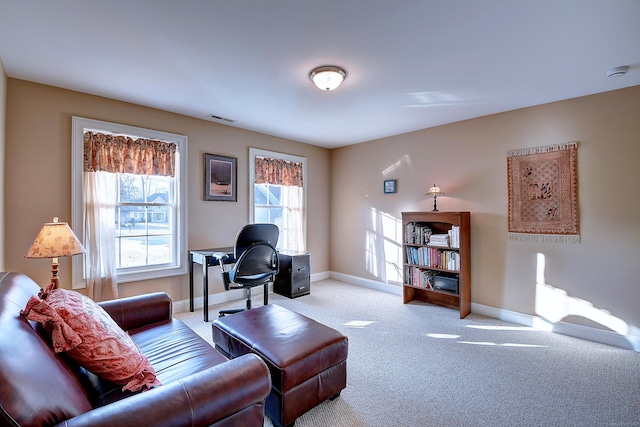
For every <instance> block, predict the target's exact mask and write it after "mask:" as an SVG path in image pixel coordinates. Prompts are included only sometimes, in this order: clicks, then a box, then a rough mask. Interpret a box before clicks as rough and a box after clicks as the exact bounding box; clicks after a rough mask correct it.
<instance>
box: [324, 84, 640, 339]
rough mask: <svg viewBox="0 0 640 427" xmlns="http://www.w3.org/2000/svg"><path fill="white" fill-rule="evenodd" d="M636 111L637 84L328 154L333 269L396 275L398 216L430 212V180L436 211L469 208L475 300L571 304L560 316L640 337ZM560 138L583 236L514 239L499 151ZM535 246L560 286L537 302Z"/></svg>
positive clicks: (529, 308) (639, 103)
mask: <svg viewBox="0 0 640 427" xmlns="http://www.w3.org/2000/svg"><path fill="white" fill-rule="evenodd" d="M639 118H640V86H636V87H632V88H628V89H624V90H619V91H613V92H607V93H602V94H598V95H593V96H588V97H583V98H577V99H573V100H568V101H562V102H557V103H552V104H547V105H542V106H537V107H533V108H526V109H521V110H516V111H512V112H508V113H503V114H497V115H492V116H487V117H482V118H479V119H474V120H468V121H464V122H459V123H454V124H451V125H446V126H441V127H437V128H432V129H426V130H422V131H418V132H413V133H409V134H404V135H400V136H396V137H391V138H386V139H382V140H377V141H372V142H368V143H364V144H359V145H354V146H349V147H343V148H340V149H336V150H333V151H332V155H331V163H332V186H331V188H332V190H331V194H332V197H331V206H332V210H331V268H332V270H333V271H338V272H341V273H345V274H349V275H353V276H357V277H364V278H367V279H371V280H379V281H383V282H388V283H397V280H396V277H395V276H394V273H393V272H394V267H393V265H392V263H394V262H395V263H399V262H401V255H400V253H399V252H398V250H399V249H398V248H399V246H400V244H401V230H399V228H398V221H400V218H401V215H400V214H401V212H402V211H411V210H431V209H432V206H433V199H430V198H427V197H426V196H425V193H426V192H427V190H428V189H429V187H430V186H431V185H433V184H434V183H436V184H437V185H438V186H440V187H441V188H442V190H443V191H445V192H446V193H447V195H446V196H444V197H441V198H439V199H438V202H439V203H438V208H439V210H448V211H456V210H468V211H471V222H472V227H471V232H472V234H471V240H472V251H471V252H472V261H471V267H472V301H473V302H474V303H479V304H483V305H487V306H491V307H497V308H501V309H505V310H511V311H515V312H519V313H526V314H532V315H535V314H541V313H546V314H547V315H549V313H550V312H549V310H552V309H553V307H554V304H562V306H563V307H567V306H568V305H570V306H572V307H573V308H572V309H570V310H568V311H569V312H563V310H562V309H555V310H554V312H555V313H556V314H557V316H556V317H558V318H561V319H564V320H565V321H568V322H573V323H578V324H583V325H587V326H594V327H602V326H601V324H606V325H607V326H608V327H609V328H611V329H615V328H617V329H618V332H621V331H623V332H624V330H625V328H626V327H629V328H632V329H631V332H629V333H630V334H632V335H635V336H640V333H639V331H638V329H637V328H638V327H640V279H639V278H640V216H639V214H638V212H640V190H639V189H638V184H640V179H639V178H638V174H637V170H638V161H640V120H639ZM568 141H578V142H579V148H578V167H579V181H580V192H579V200H580V209H581V227H582V233H581V234H582V239H581V243H580V244H548V243H547V244H543V243H540V244H536V243H515V242H510V241H509V240H508V234H507V174H506V152H507V151H508V150H510V149H518V148H527V147H536V146H544V145H550V144H558V143H563V142H568ZM384 179H398V193H397V194H393V195H385V194H383V191H382V185H383V184H382V182H383V180H384ZM538 253H542V254H544V256H545V259H546V268H545V277H546V283H547V284H550V285H552V286H553V288H554V290H555V291H556V292H554V293H553V294H554V295H555V296H554V297H552V298H546V299H544V301H540V303H539V304H538V306H536V297H538V298H544V294H543V293H542V292H540V291H541V290H543V289H547V290H548V289H551V288H544V287H542V288H537V287H536V267H537V259H538V256H537V254H538ZM563 292H565V293H566V295H565V296H563V294H562V293H563ZM590 304H592V305H593V306H592V307H591V306H590ZM556 308H557V307H556ZM576 312H581V313H582V314H581V315H575V314H571V313H576ZM556 320H559V319H556ZM633 328H636V329H633ZM627 332H628V331H627ZM623 334H625V333H623Z"/></svg>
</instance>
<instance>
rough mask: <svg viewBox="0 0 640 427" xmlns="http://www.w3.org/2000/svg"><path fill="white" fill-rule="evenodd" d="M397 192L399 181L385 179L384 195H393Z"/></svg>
mask: <svg viewBox="0 0 640 427" xmlns="http://www.w3.org/2000/svg"><path fill="white" fill-rule="evenodd" d="M396 191H397V180H395V179H385V180H384V194H392V193H395V192H396Z"/></svg>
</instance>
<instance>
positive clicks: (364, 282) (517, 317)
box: [173, 271, 640, 352]
mask: <svg viewBox="0 0 640 427" xmlns="http://www.w3.org/2000/svg"><path fill="white" fill-rule="evenodd" d="M325 279H336V280H341V281H343V282H346V283H350V284H353V285H359V286H364V287H366V288H370V289H375V290H378V291H382V292H387V293H390V294H394V295H402V287H401V286H397V285H390V284H388V283H385V282H381V281H377V280H371V279H365V278H362V277H358V276H351V275H348V274H343V273H337V272H335V271H325V272H320V273H314V274H312V275H311V282H317V281H320V280H325ZM269 292H273V286H270V287H269ZM252 295H254V296H256V297H260V298H262V288H259V289H258V288H256V289H254V293H253V294H252ZM242 300H244V292H243V291H242V290H234V291H227V292H218V293H215V294H211V295H209V305H215V304H222V303H226V302H231V301H242ZM202 306H203V301H202V297H197V298H195V299H194V308H195V309H196V310H198V309H202ZM173 310H174V312H176V313H179V312H183V311H188V310H189V300H182V301H174V303H173ZM471 312H472V313H475V314H480V315H483V316H487V317H493V318H494V319H500V320H504V321H506V322H511V323H515V324H517V325H523V326H529V327H532V328H535V329H540V330H546V331H552V332H556V333H559V334H562V335H568V336H571V337H575V338H581V339H585V340H589V341H594V342H598V343H601V344H607V345H612V346H615V347H621V348H625V349H628V350H634V351H637V352H640V336H636V335H621V334H617V333H615V332H611V331H606V330H603V329H597V328H592V327H589V326H582V325H576V324H573V323H566V322H555V323H552V322H549V321H548V320H546V319H544V318H542V317H539V316H533V315H530V314H525V313H519V312H516V311H510V310H505V309H501V308H496V307H491V306H488V305H483V304H478V303H473V302H472V303H471Z"/></svg>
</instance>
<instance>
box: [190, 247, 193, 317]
mask: <svg viewBox="0 0 640 427" xmlns="http://www.w3.org/2000/svg"><path fill="white" fill-rule="evenodd" d="M193 310H194V307H193V254H192V253H190V254H189V311H191V312H193Z"/></svg>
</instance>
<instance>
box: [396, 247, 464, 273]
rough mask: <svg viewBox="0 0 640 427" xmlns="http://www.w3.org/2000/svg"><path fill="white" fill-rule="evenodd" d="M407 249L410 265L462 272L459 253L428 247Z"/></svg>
mask: <svg viewBox="0 0 640 427" xmlns="http://www.w3.org/2000/svg"><path fill="white" fill-rule="evenodd" d="M405 248H406V252H407V263H408V264H413V265H422V266H425V267H426V268H439V269H442V270H451V271H460V254H459V253H458V252H457V251H450V250H443V249H440V248H436V247H427V246H419V247H418V246H406V247H405Z"/></svg>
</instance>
